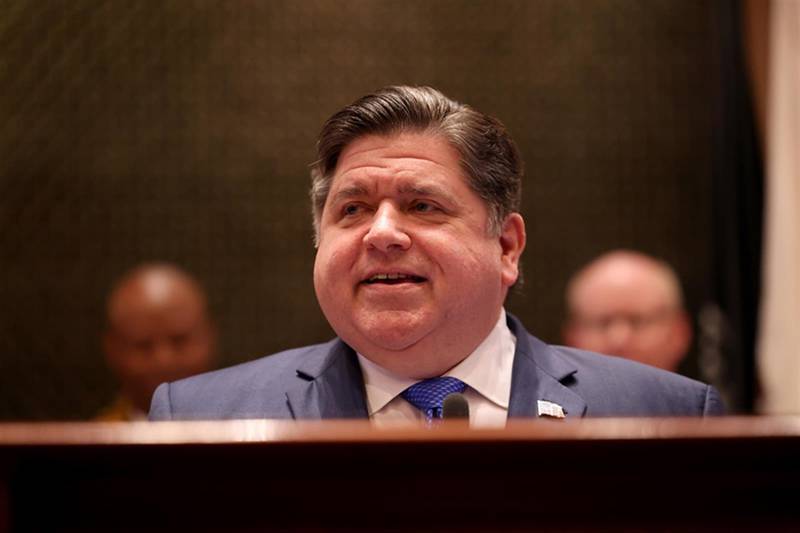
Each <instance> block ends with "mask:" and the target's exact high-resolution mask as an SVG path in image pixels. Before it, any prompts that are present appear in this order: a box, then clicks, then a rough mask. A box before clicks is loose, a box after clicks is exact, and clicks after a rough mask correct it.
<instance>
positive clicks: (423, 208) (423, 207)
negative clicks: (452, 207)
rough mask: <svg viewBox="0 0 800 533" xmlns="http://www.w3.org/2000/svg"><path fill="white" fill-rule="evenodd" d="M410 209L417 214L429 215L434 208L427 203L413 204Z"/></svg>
mask: <svg viewBox="0 0 800 533" xmlns="http://www.w3.org/2000/svg"><path fill="white" fill-rule="evenodd" d="M411 209H412V210H414V211H415V212H417V213H430V212H431V211H433V210H434V209H435V207H434V206H433V204H430V203H428V202H415V203H414V205H412V206H411Z"/></svg>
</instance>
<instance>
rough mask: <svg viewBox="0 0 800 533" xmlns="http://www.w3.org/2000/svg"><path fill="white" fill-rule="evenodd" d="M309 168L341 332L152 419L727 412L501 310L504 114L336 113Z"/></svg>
mask: <svg viewBox="0 0 800 533" xmlns="http://www.w3.org/2000/svg"><path fill="white" fill-rule="evenodd" d="M318 155H319V159H318V161H317V162H316V164H315V166H314V168H313V170H312V189H311V196H312V201H313V212H314V228H315V236H316V238H315V241H316V246H317V256H316V261H315V265H314V288H315V290H316V294H317V299H318V300H319V303H320V306H321V308H322V311H323V313H324V314H325V316H326V318H327V319H328V321H329V322H330V324H331V326H332V327H333V329H334V331H336V333H337V335H338V338H336V339H334V340H333V341H331V342H328V343H326V344H320V345H316V346H309V347H305V348H299V349H295V350H290V351H286V352H282V353H279V354H276V355H272V356H269V357H266V358H262V359H259V360H256V361H252V362H249V363H245V364H243V365H239V366H236V367H232V368H228V369H225V370H221V371H217V372H212V373H209V374H203V375H201V376H196V377H193V378H189V379H186V380H182V381H178V382H175V383H170V384H163V385H161V386H160V387H159V388H158V390H156V393H155V395H154V396H153V401H152V405H151V410H150V418H151V419H152V420H171V419H219V418H293V419H317V418H367V417H369V418H370V419H372V420H373V422H374V423H376V424H384V423H390V422H393V421H403V420H420V421H422V420H431V419H434V418H438V417H440V416H441V414H442V400H443V398H444V397H445V396H447V395H448V394H450V393H453V392H460V393H463V396H464V398H465V399H466V401H467V403H468V405H469V416H470V422H471V423H472V425H474V426H480V427H500V426H502V425H504V424H505V422H506V420H507V418H508V417H536V416H547V417H556V418H561V417H580V416H590V415H593V416H635V415H643V416H644V415H674V416H701V415H708V414H718V413H720V412H721V411H722V405H721V402H720V400H719V396H718V395H717V393H716V391H715V390H714V389H712V388H711V387H709V386H707V385H703V384H701V383H698V382H695V381H692V380H689V379H687V378H683V377H680V376H677V375H675V374H671V373H669V372H665V371H661V370H657V369H653V368H649V367H646V366H643V365H639V364H636V363H632V362H630V361H625V360H623V359H619V358H614V357H608V356H601V355H598V354H593V353H589V352H583V351H579V350H574V349H569V348H562V347H553V346H548V345H547V344H545V343H543V342H541V341H539V340H538V339H536V338H535V337H533V336H532V335H530V334H529V333H528V332H527V331H525V329H524V327H523V326H522V324H520V322H519V321H518V320H517V319H516V318H514V317H513V316H511V315H508V314H506V312H505V310H504V309H503V303H504V301H505V298H506V295H507V293H508V290H509V289H510V288H511V287H512V286H513V285H514V284H515V283H516V282H517V280H518V278H519V275H520V274H519V260H520V256H521V254H522V251H523V249H524V248H525V223H524V221H523V218H522V215H520V213H519V206H520V199H521V183H522V160H521V157H520V155H519V152H518V150H517V148H516V146H515V144H514V141H513V140H512V139H511V137H510V135H509V134H508V132H507V131H506V129H505V127H504V126H503V125H502V124H501V123H500V122H499V121H497V120H496V119H494V118H492V117H489V116H487V115H484V114H483V113H480V112H478V111H476V110H474V109H472V108H470V107H468V106H466V105H463V104H460V103H458V102H455V101H453V100H451V99H449V98H448V97H446V96H444V95H443V94H441V93H440V92H438V91H436V90H434V89H431V88H427V87H389V88H386V89H382V90H380V91H378V92H376V93H374V94H370V95H368V96H365V97H363V98H361V99H359V100H358V101H356V102H355V103H353V104H352V105H350V106H348V107H346V108H344V109H343V110H341V111H339V112H338V113H336V114H334V115H333V116H332V117H331V118H330V119H329V120H328V121H327V122H326V123H325V125H324V126H323V128H322V132H321V134H320V137H319V142H318Z"/></svg>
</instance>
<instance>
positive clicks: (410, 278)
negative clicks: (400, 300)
mask: <svg viewBox="0 0 800 533" xmlns="http://www.w3.org/2000/svg"><path fill="white" fill-rule="evenodd" d="M424 281H425V278H423V277H421V276H415V275H413V274H375V275H373V276H370V277H369V278H367V279H365V280H364V281H363V282H362V283H366V284H368V285H374V284H376V283H382V284H386V285H397V284H399V283H422V282H424Z"/></svg>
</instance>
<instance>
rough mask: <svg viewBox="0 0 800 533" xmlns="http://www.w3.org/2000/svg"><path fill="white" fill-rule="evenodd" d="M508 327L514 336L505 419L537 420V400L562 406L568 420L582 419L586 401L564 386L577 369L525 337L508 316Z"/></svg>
mask: <svg viewBox="0 0 800 533" xmlns="http://www.w3.org/2000/svg"><path fill="white" fill-rule="evenodd" d="M508 326H509V328H511V331H512V332H514V335H515V336H516V337H517V347H516V350H515V352H514V365H513V370H512V374H511V400H510V402H509V406H508V416H509V417H538V416H539V413H538V401H539V400H545V401H548V402H552V403H555V404H558V405H560V406H561V407H563V409H564V412H565V414H566V416H567V417H568V418H573V417H578V418H579V417H582V416H583V415H584V413H585V412H586V402H585V401H584V400H583V398H581V397H580V396H578V395H577V394H576V393H575V392H573V391H572V390H571V389H570V388H569V387H568V385H567V384H568V383H569V381H570V380H572V379H574V378H573V374H575V372H577V368H575V367H574V366H573V365H570V364H569V363H568V362H567V361H565V360H564V359H563V358H561V357H559V355H558V354H557V353H556V352H555V351H554V350H553V349H552V348H551V347H550V346H548V345H547V344H545V343H543V342H541V341H540V340H538V339H536V338H535V337H533V336H531V335H529V334H528V332H527V331H525V328H523V327H522V324H521V323H520V322H519V321H518V320H517V319H516V318H515V317H513V316H511V315H510V314H509V315H508Z"/></svg>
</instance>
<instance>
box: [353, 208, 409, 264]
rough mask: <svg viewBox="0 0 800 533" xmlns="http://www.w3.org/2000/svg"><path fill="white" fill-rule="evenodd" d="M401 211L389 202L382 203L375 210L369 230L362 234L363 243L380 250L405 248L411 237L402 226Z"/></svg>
mask: <svg viewBox="0 0 800 533" xmlns="http://www.w3.org/2000/svg"><path fill="white" fill-rule="evenodd" d="M403 224H404V221H403V216H402V213H400V212H399V211H398V209H397V208H396V207H395V206H394V205H392V204H390V203H384V204H381V205H380V207H378V209H377V211H375V216H374V217H373V218H372V223H371V225H370V228H369V231H367V233H366V235H364V244H365V245H366V246H367V247H368V248H374V249H376V250H379V251H381V252H389V251H392V250H407V249H408V247H409V246H411V237H410V236H409V235H408V233H407V232H406V229H405V228H404V227H403Z"/></svg>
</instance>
